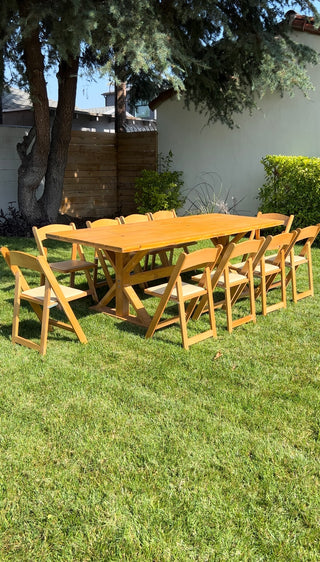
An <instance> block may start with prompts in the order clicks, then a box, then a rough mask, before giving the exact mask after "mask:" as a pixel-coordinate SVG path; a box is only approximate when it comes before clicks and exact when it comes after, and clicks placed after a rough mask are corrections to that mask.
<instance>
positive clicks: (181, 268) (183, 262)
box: [166, 244, 223, 295]
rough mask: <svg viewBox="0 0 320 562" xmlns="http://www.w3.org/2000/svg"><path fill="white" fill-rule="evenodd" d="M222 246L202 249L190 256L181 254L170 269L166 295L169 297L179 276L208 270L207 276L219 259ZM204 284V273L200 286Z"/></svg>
mask: <svg viewBox="0 0 320 562" xmlns="http://www.w3.org/2000/svg"><path fill="white" fill-rule="evenodd" d="M222 249H223V246H222V245H221V244H219V245H217V246H215V247H214V248H203V249H202V250H196V251H195V252H191V253H190V254H186V253H185V252H182V253H181V254H180V256H179V257H178V259H177V263H176V265H173V266H172V268H171V275H170V278H169V281H168V283H167V288H166V293H167V294H168V295H169V294H170V293H171V291H172V289H173V287H174V285H175V283H176V282H177V279H178V277H179V275H180V274H181V273H183V272H186V271H191V270H194V269H196V268H201V269H202V268H208V271H209V274H210V272H211V271H212V270H213V268H214V266H215V265H216V263H217V260H218V259H219V256H220V254H221V251H222ZM209 276H210V275H209ZM205 283H206V276H205V273H204V274H203V276H202V277H201V280H200V284H201V285H202V286H204V285H205Z"/></svg>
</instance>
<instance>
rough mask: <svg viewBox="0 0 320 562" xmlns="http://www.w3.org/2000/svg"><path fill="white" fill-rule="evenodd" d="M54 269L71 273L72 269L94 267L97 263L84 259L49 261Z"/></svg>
mask: <svg viewBox="0 0 320 562" xmlns="http://www.w3.org/2000/svg"><path fill="white" fill-rule="evenodd" d="M49 265H50V267H51V269H53V270H54V271H61V272H66V273H70V272H71V271H81V270H83V269H94V268H96V267H97V266H96V264H95V263H93V262H89V261H84V260H64V261H55V262H51V263H49Z"/></svg>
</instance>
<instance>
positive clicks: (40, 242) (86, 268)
mask: <svg viewBox="0 0 320 562" xmlns="http://www.w3.org/2000/svg"><path fill="white" fill-rule="evenodd" d="M63 230H76V226H75V224H74V223H71V224H69V225H65V224H48V225H47V226H42V227H41V228H37V227H36V226H34V227H33V228H32V232H33V235H34V238H35V241H36V244H37V248H38V251H39V253H40V255H41V256H44V257H45V258H48V249H47V248H46V246H45V242H46V240H47V234H49V233H50V234H52V233H54V232H62V231H63ZM77 255H79V258H80V259H77ZM49 265H50V267H51V269H52V271H56V272H57V273H65V274H70V287H74V279H75V273H76V272H78V271H83V272H84V274H85V276H86V279H87V282H88V287H89V288H88V290H87V295H92V298H93V300H94V301H95V302H98V296H97V293H96V289H95V286H94V282H93V279H92V277H91V275H90V270H95V269H96V267H97V266H96V264H95V263H93V262H89V261H86V259H85V257H84V253H83V250H82V247H81V246H80V244H72V247H71V259H69V260H64V261H59V262H49Z"/></svg>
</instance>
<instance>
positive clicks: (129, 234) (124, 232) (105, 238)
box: [48, 214, 281, 326]
mask: <svg viewBox="0 0 320 562" xmlns="http://www.w3.org/2000/svg"><path fill="white" fill-rule="evenodd" d="M280 224H281V221H278V220H272V219H265V218H263V217H245V216H238V215H222V214H207V215H190V216H186V217H177V218H171V219H163V220H158V221H148V222H141V223H135V224H119V225H112V226H106V227H101V228H83V229H78V230H74V231H65V232H63V226H62V227H61V232H57V233H54V234H50V235H49V234H48V237H49V238H52V239H54V240H59V241H63V242H70V243H72V242H76V243H79V244H83V245H84V246H91V247H93V248H95V249H96V250H97V251H98V255H99V258H100V260H102V259H103V257H102V254H101V250H103V252H105V254H106V256H107V258H108V259H109V261H110V262H111V264H112V265H113V267H114V270H115V283H114V284H113V285H112V286H111V287H110V288H109V290H108V292H107V293H106V295H105V296H104V297H103V298H102V299H101V301H100V302H99V303H98V304H97V305H96V306H94V307H93V308H94V309H95V310H98V311H100V312H106V313H108V314H111V315H113V316H117V317H120V318H123V319H126V320H131V321H133V322H135V323H138V324H142V325H143V326H148V325H149V323H150V320H151V317H150V316H149V314H148V313H147V311H146V309H145V307H144V305H143V303H142V302H141V300H140V299H139V297H138V295H137V293H136V292H135V290H134V288H133V286H134V285H137V284H140V283H144V282H147V281H151V280H154V279H159V278H162V277H168V276H169V275H170V273H171V269H172V268H171V267H170V266H169V267H165V266H164V267H159V268H157V269H153V270H150V271H141V272H138V273H136V272H135V270H136V268H137V265H138V264H139V263H140V261H141V260H142V259H143V257H144V256H145V255H146V254H147V253H148V252H149V251H150V250H155V249H159V250H161V249H163V248H165V247H167V246H174V245H176V244H186V245H187V244H188V243H190V242H197V241H199V240H209V239H210V240H212V241H213V242H214V243H215V244H216V243H217V242H219V243H222V244H224V245H225V244H227V243H228V241H229V236H231V235H234V236H235V238H234V240H235V241H238V240H239V239H240V238H241V237H242V236H243V234H245V233H247V232H250V231H251V230H258V229H261V228H268V227H273V226H278V225H280ZM113 298H115V308H110V307H108V306H107V305H108V304H109V303H110V301H111V300H112V299H113ZM130 304H131V305H132V306H133V308H134V309H135V311H136V315H133V314H131V313H130V312H129V305H130Z"/></svg>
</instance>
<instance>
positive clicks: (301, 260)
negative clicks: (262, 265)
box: [285, 255, 308, 267]
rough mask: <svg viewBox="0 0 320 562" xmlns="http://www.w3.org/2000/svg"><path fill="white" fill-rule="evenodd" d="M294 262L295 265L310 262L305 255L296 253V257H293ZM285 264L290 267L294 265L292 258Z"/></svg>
mask: <svg viewBox="0 0 320 562" xmlns="http://www.w3.org/2000/svg"><path fill="white" fill-rule="evenodd" d="M293 263H294V265H302V264H303V263H308V260H307V259H306V258H305V257H304V256H296V255H295V256H294V258H293ZM285 264H286V265H287V266H288V267H290V266H291V265H292V264H291V259H290V258H287V259H286V261H285Z"/></svg>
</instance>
